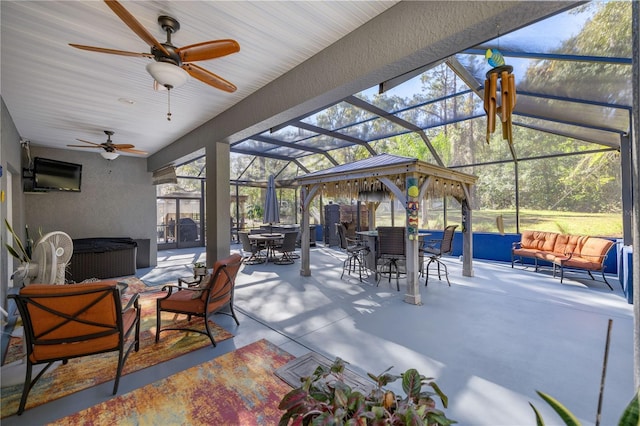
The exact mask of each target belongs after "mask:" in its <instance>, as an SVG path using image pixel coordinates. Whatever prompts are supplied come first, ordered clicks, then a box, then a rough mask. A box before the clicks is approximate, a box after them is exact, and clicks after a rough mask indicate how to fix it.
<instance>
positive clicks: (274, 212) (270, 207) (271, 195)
mask: <svg viewBox="0 0 640 426" xmlns="http://www.w3.org/2000/svg"><path fill="white" fill-rule="evenodd" d="M263 222H264V223H268V224H269V225H273V224H274V223H279V222H280V205H279V204H278V196H277V195H276V180H275V178H274V177H273V175H270V176H269V181H268V182H267V195H266V197H265V200H264V218H263Z"/></svg>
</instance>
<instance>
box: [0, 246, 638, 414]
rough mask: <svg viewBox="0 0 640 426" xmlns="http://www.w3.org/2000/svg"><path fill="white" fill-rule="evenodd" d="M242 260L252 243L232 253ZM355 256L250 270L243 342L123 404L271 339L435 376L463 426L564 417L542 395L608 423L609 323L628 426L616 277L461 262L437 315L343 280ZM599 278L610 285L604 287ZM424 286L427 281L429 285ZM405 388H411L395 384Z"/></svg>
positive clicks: (154, 277) (436, 297) (625, 319)
mask: <svg viewBox="0 0 640 426" xmlns="http://www.w3.org/2000/svg"><path fill="white" fill-rule="evenodd" d="M232 250H234V251H238V250H239V246H232ZM203 258H204V250H203V248H197V249H187V250H168V251H161V252H159V253H158V267H156V268H152V269H151V268H150V269H145V270H138V274H137V275H138V277H140V278H141V279H142V280H143V281H145V282H146V283H147V284H148V285H159V284H162V283H166V282H171V281H174V282H175V281H176V280H177V278H178V277H184V276H188V275H189V273H190V266H189V264H191V263H193V262H194V261H197V260H203ZM344 258H345V255H344V254H343V253H341V252H340V251H338V250H336V249H334V248H324V247H316V248H312V249H311V276H310V277H302V276H300V260H297V261H296V262H295V263H294V264H293V265H286V266H285V265H276V264H273V263H266V264H259V265H245V266H244V267H243V269H242V270H241V272H240V274H239V276H238V278H237V282H236V293H235V306H236V309H237V313H238V314H239V320H240V326H236V325H235V323H234V322H233V320H232V319H231V318H228V317H226V316H217V317H216V320H217V321H218V323H219V324H220V325H221V326H222V327H224V328H226V329H227V330H229V331H231V332H232V333H234V335H235V337H234V338H233V339H230V340H227V341H224V342H221V343H220V344H219V345H218V346H217V347H216V348H211V347H208V348H204V349H201V350H199V351H195V352H193V353H190V354H188V355H185V356H183V357H180V358H178V359H175V360H172V361H169V362H167V363H164V364H161V365H159V366H156V367H152V368H149V369H146V370H143V371H140V372H137V373H133V374H129V375H127V376H123V378H122V380H121V384H120V391H119V392H118V393H119V394H124V393H126V392H129V391H131V390H133V389H135V388H138V387H141V386H144V385H145V384H147V383H151V382H153V381H156V380H158V379H160V378H163V377H166V376H168V375H170V374H173V373H175V372H177V371H181V370H183V369H186V368H189V367H190V366H192V365H196V364H199V363H201V362H205V361H207V360H209V359H211V358H215V357H217V356H220V355H222V354H224V353H226V352H228V351H231V350H234V349H235V348H238V347H242V346H245V345H247V344H249V343H252V342H254V341H256V340H259V339H261V338H266V339H269V340H270V341H271V342H273V343H275V344H277V345H278V346H280V347H282V348H283V349H284V350H287V351H288V352H290V353H292V354H294V355H296V356H300V355H303V354H305V353H307V352H309V351H310V350H312V351H315V352H318V353H320V354H322V355H324V356H326V357H328V358H330V359H334V358H335V357H340V358H342V359H344V360H346V361H347V362H349V364H350V366H349V367H350V369H352V370H353V371H356V372H358V373H361V374H363V375H366V372H371V373H374V374H379V373H381V372H382V371H384V370H385V369H387V368H388V367H390V366H393V368H392V370H391V372H393V373H396V374H399V373H401V372H404V371H405V370H406V369H408V368H416V369H417V370H418V371H419V372H420V373H422V374H424V375H426V376H429V377H434V378H435V380H436V382H437V383H438V385H439V386H440V387H441V389H442V390H443V391H444V392H445V393H446V394H447V395H448V397H449V408H448V409H447V410H446V413H447V416H448V417H449V418H452V419H455V420H457V421H458V422H459V424H461V425H493V426H496V425H505V426H510V425H535V416H534V414H533V411H532V410H531V407H530V406H529V402H532V403H533V404H534V405H535V406H536V407H537V408H538V409H539V410H540V411H541V412H542V414H543V417H544V418H545V420H546V422H547V424H559V423H560V420H559V418H558V417H557V416H556V415H555V413H554V412H553V411H552V410H551V408H549V407H548V406H547V405H546V403H544V402H543V401H542V400H541V399H540V398H539V397H538V396H537V395H536V393H535V391H536V390H541V391H544V392H546V393H549V394H551V395H552V396H554V397H555V398H557V399H558V400H559V401H561V402H563V403H564V404H565V405H566V406H567V407H568V408H569V409H570V410H572V411H573V412H574V414H576V416H577V417H578V418H579V419H580V421H581V422H582V423H583V424H585V425H589V424H594V423H595V418H596V410H597V405H598V394H599V388H600V379H601V374H602V362H603V357H604V348H605V340H606V331H607V322H608V320H609V319H610V318H611V319H613V328H612V335H611V345H610V349H609V360H608V367H607V374H606V383H605V388H604V399H603V409H602V419H601V424H603V425H614V424H617V422H618V420H619V417H620V414H621V413H622V410H623V409H624V407H625V406H626V405H627V403H628V402H629V400H630V399H631V397H632V395H633V392H634V387H633V386H634V385H633V377H632V371H633V311H632V306H631V305H629V304H627V303H626V301H625V299H624V297H623V294H622V291H621V289H620V285H619V283H618V281H617V279H616V278H615V277H614V276H607V279H608V280H609V281H610V282H611V284H612V286H613V288H614V291H611V290H609V289H608V287H607V286H606V285H605V284H604V283H603V282H600V281H592V280H591V279H589V278H588V276H587V275H586V274H584V275H583V274H579V273H576V274H573V273H571V274H568V277H565V280H564V283H562V284H561V283H560V281H559V279H558V278H555V279H554V278H552V277H551V274H550V273H548V272H545V271H543V272H538V273H536V272H533V271H532V270H531V269H523V268H522V267H516V268H515V269H512V268H511V265H510V264H505V263H497V262H486V261H474V275H475V276H474V277H471V278H469V277H462V275H461V269H462V264H461V263H460V262H459V261H458V259H457V258H447V259H445V262H446V263H447V265H448V267H449V274H450V280H451V287H449V286H447V283H446V281H438V279H437V276H436V277H435V278H434V276H433V273H434V271H433V269H432V276H431V278H430V279H429V285H428V286H427V287H425V286H421V296H422V301H423V305H421V306H414V305H409V304H407V303H405V302H403V296H404V293H403V290H404V287H405V284H404V282H403V280H402V279H401V280H400V289H401V291H400V292H398V291H396V287H395V282H394V281H393V280H392V282H391V284H389V283H388V282H387V281H386V280H383V281H381V283H380V285H379V286H376V284H375V282H373V279H372V278H371V279H370V280H369V281H367V282H364V283H361V282H360V281H359V280H358V278H357V276H353V277H347V276H345V277H344V279H340V274H341V272H342V267H341V266H342V261H343V260H344ZM596 278H598V277H596ZM421 282H424V279H422V280H421ZM111 386H112V383H111V382H108V383H105V384H103V385H100V386H97V387H94V388H91V389H87V390H85V391H83V392H79V393H77V394H74V395H70V396H68V397H66V398H63V399H60V400H58V401H54V402H52V403H49V404H46V405H44V406H40V407H36V408H34V409H31V410H28V411H26V412H25V413H24V414H23V415H22V416H20V417H17V416H12V417H10V418H7V419H3V421H2V423H3V424H5V425H27V424H29V425H31V424H44V423H46V422H49V421H52V420H55V419H58V418H60V417H63V416H65V415H68V414H70V413H73V412H76V411H78V410H81V409H83V408H86V407H89V406H92V405H94V404H96V403H98V402H101V401H104V400H107V399H109V398H110V396H111V395H110V393H111V392H110V391H111ZM391 387H392V388H394V390H397V391H400V392H401V388H400V387H399V384H398V383H394V384H393V385H392V386H391Z"/></svg>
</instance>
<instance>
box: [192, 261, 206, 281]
mask: <svg viewBox="0 0 640 426" xmlns="http://www.w3.org/2000/svg"><path fill="white" fill-rule="evenodd" d="M205 275H207V264H206V263H204V262H196V263H194V264H193V277H194V278H198V277H202V276H205Z"/></svg>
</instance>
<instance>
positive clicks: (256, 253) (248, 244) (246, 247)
mask: <svg viewBox="0 0 640 426" xmlns="http://www.w3.org/2000/svg"><path fill="white" fill-rule="evenodd" d="M238 237H239V238H240V243H242V254H243V255H244V263H246V264H247V265H255V264H258V263H264V262H265V260H266V256H263V254H262V250H263V249H264V246H260V245H258V243H254V242H252V241H251V240H250V239H249V234H248V233H247V232H238Z"/></svg>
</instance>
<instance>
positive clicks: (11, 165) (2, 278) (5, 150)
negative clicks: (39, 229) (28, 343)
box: [0, 98, 25, 309]
mask: <svg viewBox="0 0 640 426" xmlns="http://www.w3.org/2000/svg"><path fill="white" fill-rule="evenodd" d="M0 104H1V106H0V110H1V116H0V117H1V118H0V119H1V120H2V121H1V123H2V124H1V125H0V130H1V134H0V135H1V136H0V164H2V177H0V190H1V191H3V193H4V197H5V198H4V200H3V201H1V202H0V230H2V231H1V232H0V234H1V235H2V244H0V288H1V289H2V293H1V296H0V297H1V301H2V303H3V305H2V306H3V308H5V309H6V294H7V289H8V288H9V284H10V280H9V277H10V276H11V272H12V271H13V269H14V265H13V264H12V262H11V259H13V258H11V259H10V255H9V253H8V252H7V249H6V248H5V245H4V243H5V241H7V240H8V239H10V237H9V236H8V232H7V230H6V228H5V226H4V219H5V218H7V217H8V214H9V208H10V209H11V214H10V215H9V216H10V217H11V222H12V226H13V227H14V228H15V231H16V232H17V233H18V234H19V235H20V237H21V238H23V237H24V235H23V232H24V231H23V230H24V224H25V216H24V200H25V197H24V195H23V194H22V190H21V180H20V176H21V172H20V169H21V166H20V163H21V162H20V154H21V152H20V135H19V134H18V130H17V129H16V126H15V124H14V123H13V119H12V118H11V115H10V114H9V111H8V110H7V107H6V105H5V104H4V100H2V99H1V98H0ZM9 175H11V184H9V179H8V176H9Z"/></svg>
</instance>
